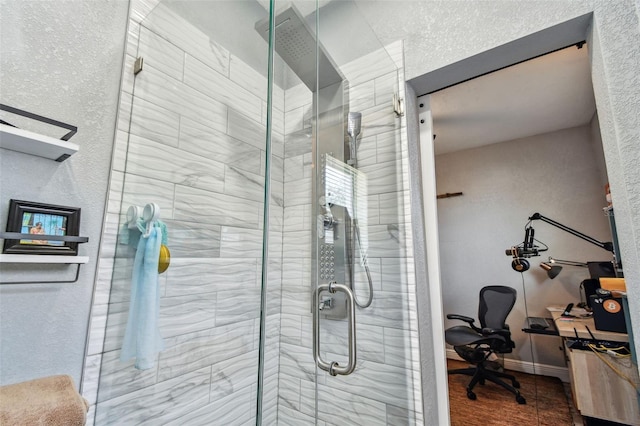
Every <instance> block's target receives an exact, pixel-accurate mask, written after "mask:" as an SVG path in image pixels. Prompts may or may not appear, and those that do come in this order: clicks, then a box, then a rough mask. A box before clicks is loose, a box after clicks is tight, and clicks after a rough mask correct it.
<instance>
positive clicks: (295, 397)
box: [278, 376, 300, 411]
mask: <svg viewBox="0 0 640 426" xmlns="http://www.w3.org/2000/svg"><path fill="white" fill-rule="evenodd" d="M278 385H279V391H278V396H279V398H280V403H282V404H284V405H286V406H288V407H290V408H291V409H293V410H297V411H299V410H300V379H297V378H294V377H286V376H280V380H279V384H278Z"/></svg>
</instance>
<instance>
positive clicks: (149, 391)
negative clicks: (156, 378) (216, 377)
mask: <svg viewBox="0 0 640 426" xmlns="http://www.w3.org/2000/svg"><path fill="white" fill-rule="evenodd" d="M210 374H211V367H206V368H203V369H201V370H198V371H194V372H191V373H188V374H185V375H183V376H181V377H177V378H175V379H172V380H167V381H165V382H161V383H158V384H156V385H153V386H149V387H146V388H143V389H140V390H138V391H136V392H133V393H131V394H126V395H122V396H120V397H118V398H114V399H110V400H107V401H104V402H102V403H99V404H98V406H97V409H96V424H99V425H112V424H113V425H123V424H145V423H146V424H164V423H167V422H169V421H171V420H174V419H178V418H180V417H182V416H184V415H185V414H187V413H190V412H192V411H194V410H195V409H196V408H198V407H200V406H202V405H204V404H206V403H207V402H208V401H209V387H210Z"/></svg>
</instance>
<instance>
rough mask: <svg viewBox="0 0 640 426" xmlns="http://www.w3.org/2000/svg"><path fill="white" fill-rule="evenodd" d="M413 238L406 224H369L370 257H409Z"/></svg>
mask: <svg viewBox="0 0 640 426" xmlns="http://www.w3.org/2000/svg"><path fill="white" fill-rule="evenodd" d="M412 245H413V240H412V238H411V235H409V234H407V229H406V227H405V226H404V225H395V224H388V225H373V226H369V256H370V257H408V255H409V254H410V253H409V248H410V247H412Z"/></svg>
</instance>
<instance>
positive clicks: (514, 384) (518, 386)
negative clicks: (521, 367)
mask: <svg viewBox="0 0 640 426" xmlns="http://www.w3.org/2000/svg"><path fill="white" fill-rule="evenodd" d="M512 385H513V387H514V388H516V389H520V382H519V381H517V380H514V381H513V383H512Z"/></svg>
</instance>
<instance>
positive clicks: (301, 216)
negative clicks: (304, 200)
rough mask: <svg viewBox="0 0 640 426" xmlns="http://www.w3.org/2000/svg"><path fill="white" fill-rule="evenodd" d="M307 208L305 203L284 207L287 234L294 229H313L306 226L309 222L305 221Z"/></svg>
mask: <svg viewBox="0 0 640 426" xmlns="http://www.w3.org/2000/svg"><path fill="white" fill-rule="evenodd" d="M306 210H307V209H306V208H305V206H304V205H298V206H289V207H286V208H285V209H284V229H285V232H284V234H285V235H286V234H287V233H288V232H292V231H308V232H309V233H310V231H311V229H307V228H305V223H308V222H309V221H308V220H306V221H305V212H306Z"/></svg>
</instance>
